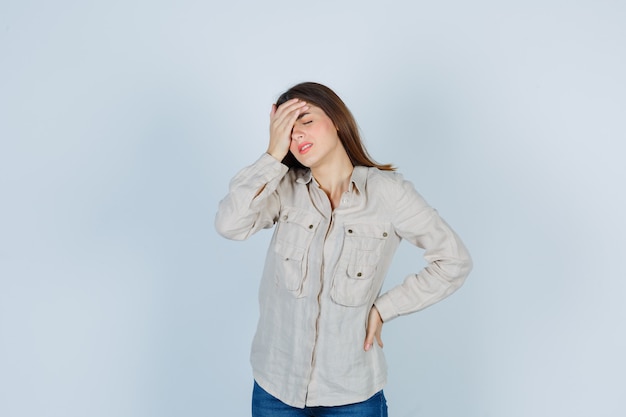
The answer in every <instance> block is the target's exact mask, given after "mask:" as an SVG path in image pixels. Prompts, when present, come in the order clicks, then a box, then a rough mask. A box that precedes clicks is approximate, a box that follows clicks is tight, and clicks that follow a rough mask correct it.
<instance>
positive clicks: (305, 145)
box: [298, 142, 313, 155]
mask: <svg viewBox="0 0 626 417" xmlns="http://www.w3.org/2000/svg"><path fill="white" fill-rule="evenodd" d="M312 146H313V144H312V143H311V142H305V143H302V144H300V146H298V152H300V154H301V155H302V154H305V153H307V152H308V151H309V149H311V147H312Z"/></svg>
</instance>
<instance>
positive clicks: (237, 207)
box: [215, 153, 289, 240]
mask: <svg viewBox="0 0 626 417" xmlns="http://www.w3.org/2000/svg"><path fill="white" fill-rule="evenodd" d="M288 170H289V168H287V166H285V165H283V164H282V163H280V162H279V161H277V160H276V159H274V158H273V157H272V156H271V155H269V154H267V153H266V154H263V155H262V156H261V157H260V158H259V159H258V160H257V161H256V162H255V163H254V164H252V165H250V166H248V167H246V168H244V169H242V170H241V171H240V172H239V173H238V174H237V175H235V177H234V178H233V179H232V180H231V181H230V186H229V192H228V194H227V195H226V197H224V199H223V200H222V201H220V203H219V207H218V211H217V215H216V216H215V228H216V229H217V231H218V233H219V234H221V235H222V236H224V237H226V238H228V239H233V240H244V239H247V238H248V237H250V236H251V235H252V234H254V233H256V232H257V231H259V230H260V229H263V228H269V227H271V226H272V225H273V224H274V220H275V218H276V217H277V215H278V211H279V209H280V200H279V197H278V194H277V193H276V189H277V187H278V185H279V184H280V181H281V179H282V178H283V177H284V176H285V174H286V173H287V171H288Z"/></svg>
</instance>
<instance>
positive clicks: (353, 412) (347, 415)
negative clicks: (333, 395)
mask: <svg viewBox="0 0 626 417" xmlns="http://www.w3.org/2000/svg"><path fill="white" fill-rule="evenodd" d="M252 417H387V401H386V400H385V395H384V394H383V392H382V391H379V392H377V393H376V394H374V395H373V396H372V397H371V398H370V399H368V400H365V401H363V402H361V403H356V404H348V405H340V406H336V407H305V408H295V407H292V406H290V405H287V404H285V403H283V402H282V401H280V400H279V399H278V398H276V397H274V396H272V395H271V394H269V393H268V392H267V391H265V390H264V389H263V388H261V387H260V386H259V385H258V384H257V383H256V381H255V382H254V390H253V391H252Z"/></svg>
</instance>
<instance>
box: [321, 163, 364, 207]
mask: <svg viewBox="0 0 626 417" xmlns="http://www.w3.org/2000/svg"><path fill="white" fill-rule="evenodd" d="M353 169H354V167H353V166H352V163H351V162H350V159H349V158H348V156H347V155H346V156H345V158H341V159H340V160H339V161H336V162H335V163H332V164H325V165H322V166H319V167H315V168H312V169H311V173H312V174H313V177H314V178H315V181H317V183H318V184H319V186H320V188H321V189H322V190H323V191H324V192H325V193H326V195H327V196H328V198H329V199H330V203H331V206H332V208H333V209H334V208H335V207H337V206H338V205H339V201H340V200H341V196H342V194H343V193H344V192H346V191H348V187H349V186H350V178H351V177H352V171H353Z"/></svg>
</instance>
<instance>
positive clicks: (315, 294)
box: [215, 154, 471, 408]
mask: <svg viewBox="0 0 626 417" xmlns="http://www.w3.org/2000/svg"><path fill="white" fill-rule="evenodd" d="M262 187H264V188H263V191H262V192H261V193H260V194H258V195H257V193H258V191H259V190H260V189H261V188H262ZM215 225H216V228H217V230H218V232H219V233H220V234H222V235H223V236H225V237H227V238H229V239H238V240H242V239H246V238H247V237H249V236H250V235H252V234H253V233H255V232H257V231H259V230H260V229H264V228H270V227H272V226H274V225H275V226H276V228H275V230H274V235H273V237H272V240H271V243H270V247H269V249H268V252H267V258H266V262H265V268H264V270H263V277H262V279H261V285H260V290H259V303H260V318H259V323H258V327H257V331H256V335H255V337H254V341H253V345H252V353H251V363H252V368H253V375H254V378H255V380H256V381H257V383H258V384H259V385H260V386H261V387H263V388H264V389H265V390H266V391H268V392H269V393H270V394H272V395H273V396H275V397H277V398H278V399H280V400H282V401H283V402H284V403H286V404H289V405H291V406H294V407H299V408H303V407H304V406H305V405H306V406H335V405H343V404H351V403H355V402H360V401H364V400H366V399H368V398H369V397H370V396H372V395H373V394H375V393H376V392H378V391H379V390H381V389H382V387H383V386H384V385H385V382H386V379H387V369H386V363H385V358H384V355H383V352H382V349H381V348H380V347H379V346H378V345H377V344H376V343H374V346H373V348H372V349H370V350H369V351H367V352H366V351H364V350H363V343H364V340H365V329H366V324H367V318H368V314H369V311H370V309H371V307H372V305H376V307H377V308H378V310H379V312H380V315H381V317H382V319H383V320H384V321H385V322H387V321H389V320H391V319H393V318H395V317H397V316H400V315H403V314H408V313H412V312H415V311H417V310H421V309H423V308H425V307H428V306H429V305H431V304H433V303H435V302H437V301H439V300H441V299H442V298H444V297H446V296H448V295H450V294H451V293H452V292H453V291H455V290H456V289H457V288H459V287H460V286H461V284H462V283H463V281H464V279H465V277H466V276H467V274H468V273H469V271H470V269H471V260H470V257H469V254H468V252H467V250H466V249H465V247H464V246H463V243H462V242H461V240H460V239H459V237H458V236H457V235H456V234H455V233H454V231H452V229H451V228H450V227H449V226H448V225H447V224H446V223H445V222H444V221H443V220H442V219H441V217H439V215H438V214H437V212H436V211H435V210H434V209H433V208H431V207H430V206H428V204H427V203H426V202H425V201H424V199H423V198H422V197H421V196H420V195H419V194H418V193H417V192H416V191H415V189H414V187H413V185H412V184H411V183H410V182H408V181H405V180H403V178H402V176H401V175H400V174H397V173H395V172H389V171H379V170H378V169H376V168H367V167H362V166H357V167H355V168H354V171H353V173H352V179H351V183H350V187H349V189H348V191H347V192H345V193H344V195H343V197H342V199H341V203H340V204H339V206H338V207H336V208H335V210H332V209H331V206H330V202H329V199H328V197H327V196H326V194H325V193H324V191H322V190H321V189H320V188H319V187H318V185H317V183H316V182H315V179H313V178H312V175H311V172H310V171H309V170H289V169H288V168H287V167H286V166H285V165H283V164H281V163H280V162H278V161H277V160H275V159H274V158H273V157H272V156H270V155H268V154H264V155H263V156H262V157H261V158H260V159H259V160H258V161H257V162H255V163H254V164H253V165H251V166H249V167H247V168H245V169H243V170H242V171H241V172H239V173H238V174H237V175H236V176H235V177H234V178H233V179H232V181H231V183H230V191H229V193H228V195H227V196H226V197H225V198H224V199H223V200H222V201H221V202H220V205H219V210H218V213H217V217H216V221H215ZM401 239H406V240H407V241H409V242H410V243H412V244H413V245H415V246H418V247H420V248H423V249H425V251H424V257H425V259H426V261H427V263H428V264H427V266H426V267H425V268H424V269H422V270H421V271H420V272H419V273H417V274H410V275H408V276H407V277H406V279H405V280H404V282H403V283H402V284H401V285H398V286H397V287H395V288H392V289H391V290H389V291H388V292H386V293H385V294H382V295H380V290H381V287H382V284H383V280H384V278H385V275H386V273H387V270H388V268H389V264H390V262H391V259H392V257H393V254H394V252H395V250H396V248H397V247H398V244H399V243H400V240H401ZM251 283H252V282H251Z"/></svg>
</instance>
